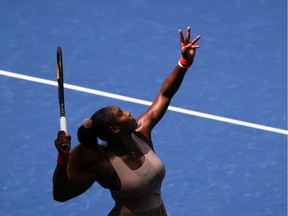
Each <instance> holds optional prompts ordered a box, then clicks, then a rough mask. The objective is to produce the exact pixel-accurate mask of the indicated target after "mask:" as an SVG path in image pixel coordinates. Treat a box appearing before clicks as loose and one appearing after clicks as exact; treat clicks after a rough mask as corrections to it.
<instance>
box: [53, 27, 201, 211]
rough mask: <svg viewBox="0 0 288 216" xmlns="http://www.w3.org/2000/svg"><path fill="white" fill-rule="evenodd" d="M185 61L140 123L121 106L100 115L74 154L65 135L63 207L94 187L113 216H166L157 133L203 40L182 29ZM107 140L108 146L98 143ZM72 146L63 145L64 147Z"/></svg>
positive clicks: (59, 188)
mask: <svg viewBox="0 0 288 216" xmlns="http://www.w3.org/2000/svg"><path fill="white" fill-rule="evenodd" d="M179 35H180V47H181V57H180V59H179V61H178V64H177V65H176V67H175V68H174V70H173V71H172V72H171V73H170V74H169V75H168V77H167V78H166V80H165V81H164V83H163V84H162V87H161V89H160V91H159V93H158V95H157V96H156V99H155V100H154V101H153V103H152V105H151V106H150V107H149V108H148V109H147V111H145V112H144V113H143V114H142V115H141V116H140V117H138V118H137V119H135V118H134V117H133V116H131V114H130V112H128V111H123V110H122V109H121V108H119V107H117V106H108V107H105V108H102V109H100V110H98V111H96V112H95V113H94V114H93V115H92V116H91V117H90V118H87V119H85V120H84V121H83V124H82V125H81V126H80V127H79V129H78V140H79V142H80V144H79V145H77V146H76V147H74V148H73V150H72V151H71V152H70V143H71V137H70V135H67V134H66V133H65V132H64V131H59V132H58V136H57V138H56V140H55V146H56V148H57V150H58V152H59V154H58V159H57V166H56V168H55V172H54V176H53V196H54V199H55V200H57V201H59V202H64V201H66V200H69V199H72V198H74V197H76V196H78V195H80V194H82V193H84V192H85V191H86V190H87V189H88V188H90V187H91V186H92V184H93V183H94V182H97V183H99V184H100V185H101V186H102V187H104V188H107V189H109V190H110V192H111V196H112V198H113V199H114V201H115V206H114V207H113V209H112V210H111V211H110V213H108V216H135V215H136V216H144V215H145V216H165V215H167V213H166V210H165V207H164V204H163V201H162V197H161V184H162V181H163V178H164V176H165V168H164V165H163V163H162V161H161V160H160V158H159V157H158V156H157V155H156V153H155V151H154V147H153V142H152V137H151V132H152V129H153V128H154V127H155V125H156V124H157V123H158V122H159V121H160V120H161V118H162V117H163V116H164V114H165V112H166V110H167V108H168V106H169V104H170V101H171V99H172V97H173V96H174V94H175V93H176V92H177V90H178V89H179V87H180V85H181V83H182V81H183V78H184V76H185V74H186V72H187V70H188V68H189V67H190V66H191V65H192V64H193V61H194V57H195V53H196V49H198V48H199V45H196V43H197V41H198V40H199V39H200V36H197V37H195V38H194V39H193V40H192V41H190V27H188V28H187V31H186V37H185V38H184V36H183V33H182V31H181V30H179ZM98 140H102V141H105V143H106V144H105V145H103V144H98ZM63 143H64V144H68V148H67V145H62V144H63Z"/></svg>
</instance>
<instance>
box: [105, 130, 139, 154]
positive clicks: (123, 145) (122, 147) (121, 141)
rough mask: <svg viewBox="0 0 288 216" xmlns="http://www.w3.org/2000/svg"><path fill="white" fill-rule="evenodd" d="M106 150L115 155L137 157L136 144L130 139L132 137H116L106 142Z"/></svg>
mask: <svg viewBox="0 0 288 216" xmlns="http://www.w3.org/2000/svg"><path fill="white" fill-rule="evenodd" d="M108 148H109V149H110V151H112V152H114V153H116V154H117V155H120V156H121V155H130V156H132V157H133V158H134V157H136V156H137V153H136V143H135V141H134V140H133V138H132V135H129V136H122V137H118V138H116V139H114V140H111V141H110V142H108Z"/></svg>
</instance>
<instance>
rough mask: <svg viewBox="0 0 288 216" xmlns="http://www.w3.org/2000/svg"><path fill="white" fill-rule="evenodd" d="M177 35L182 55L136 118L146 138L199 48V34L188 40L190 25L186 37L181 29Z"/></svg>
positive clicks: (163, 111) (168, 102) (161, 114)
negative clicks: (143, 110)
mask: <svg viewBox="0 0 288 216" xmlns="http://www.w3.org/2000/svg"><path fill="white" fill-rule="evenodd" d="M179 36H180V47H181V54H182V56H181V58H180V60H179V62H178V65H177V66H176V67H175V68H174V70H173V71H172V72H171V73H170V74H169V75H168V77H167V78H166V80H165V81H164V83H163V84H162V87H161V89H160V91H159V93H158V95H157V97H156V99H155V100H154V102H153V103H152V105H151V106H150V107H149V108H148V110H147V111H146V112H145V113H144V114H143V115H141V116H140V117H139V118H138V119H137V122H138V125H139V128H138V130H139V131H141V132H142V133H143V134H144V135H146V136H147V137H148V138H151V137H150V136H151V130H152V129H153V127H154V126H155V125H156V124H157V123H158V122H159V121H160V120H161V118H162V117H163V115H164V114H165V112H166V110H167V108H168V106H169V104H170V101H171V99H172V98H173V96H174V95H175V93H176V92H177V91H178V89H179V87H180V85H181V83H182V81H183V78H184V76H185V74H186V72H187V70H188V68H189V67H190V66H191V65H192V64H193V61H194V57H195V54H196V49H197V48H199V45H196V44H195V43H196V42H197V41H198V40H199V39H200V36H197V37H196V38H194V39H193V40H192V41H191V42H190V27H188V28H187V32H186V39H185V38H184V36H183V33H182V31H181V29H180V30H179Z"/></svg>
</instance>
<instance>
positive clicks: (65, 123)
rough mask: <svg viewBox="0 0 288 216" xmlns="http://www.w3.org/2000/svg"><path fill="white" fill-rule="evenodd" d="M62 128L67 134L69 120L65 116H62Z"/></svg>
mask: <svg viewBox="0 0 288 216" xmlns="http://www.w3.org/2000/svg"><path fill="white" fill-rule="evenodd" d="M60 130H63V131H65V132H66V134H67V122H66V117H65V116H61V117H60Z"/></svg>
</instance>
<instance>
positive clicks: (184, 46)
mask: <svg viewBox="0 0 288 216" xmlns="http://www.w3.org/2000/svg"><path fill="white" fill-rule="evenodd" d="M190 30H191V28H190V27H188V28H187V32H186V39H185V38H184V36H183V33H182V30H181V29H179V35H180V46H181V53H182V56H183V57H184V58H185V59H186V60H193V59H194V57H195V54H196V49H197V48H199V47H200V46H199V45H196V44H195V43H196V42H197V41H198V40H199V39H200V37H201V36H200V35H198V36H197V37H195V38H194V39H193V40H192V41H191V42H190Z"/></svg>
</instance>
